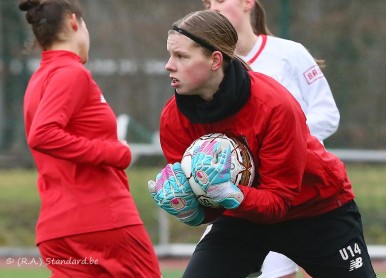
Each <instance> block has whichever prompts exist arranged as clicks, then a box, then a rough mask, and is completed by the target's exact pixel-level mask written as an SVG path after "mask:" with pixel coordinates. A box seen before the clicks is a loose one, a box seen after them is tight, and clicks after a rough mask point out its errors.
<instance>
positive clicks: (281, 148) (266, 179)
mask: <svg viewBox="0 0 386 278" xmlns="http://www.w3.org/2000/svg"><path fill="white" fill-rule="evenodd" d="M264 121H265V124H264V131H265V132H264V135H263V136H261V138H260V140H261V145H260V149H259V150H258V153H257V154H255V156H256V155H257V157H258V161H259V167H258V168H257V175H258V177H257V178H258V179H259V182H258V183H259V185H258V187H257V188H256V187H246V186H239V188H240V189H241V190H242V192H243V193H244V201H243V202H242V203H241V205H240V206H239V207H238V208H237V209H234V210H227V211H226V212H225V215H229V216H235V217H240V218H244V219H246V220H249V221H252V222H256V223H273V222H276V221H278V220H280V219H281V218H282V217H283V216H284V215H285V214H286V212H287V210H288V209H289V207H290V205H291V202H292V200H293V199H294V198H295V197H296V196H297V195H298V194H299V192H300V188H301V181H302V177H303V172H304V169H305V165H306V159H307V130H308V128H307V125H306V123H305V118H304V114H303V112H302V111H301V108H300V106H299V105H297V103H295V101H292V102H288V103H287V104H285V105H280V106H278V107H276V108H274V109H273V110H272V111H271V113H269V114H267V115H266V119H265V120H264Z"/></svg>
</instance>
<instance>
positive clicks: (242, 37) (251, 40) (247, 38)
mask: <svg viewBox="0 0 386 278" xmlns="http://www.w3.org/2000/svg"><path fill="white" fill-rule="evenodd" d="M238 36H239V39H238V42H237V45H236V54H237V55H239V56H247V55H248V54H249V52H250V51H251V50H252V48H253V47H254V46H255V44H256V42H257V39H258V36H257V35H255V34H254V33H253V31H252V29H251V30H248V31H247V32H239V33H238Z"/></svg>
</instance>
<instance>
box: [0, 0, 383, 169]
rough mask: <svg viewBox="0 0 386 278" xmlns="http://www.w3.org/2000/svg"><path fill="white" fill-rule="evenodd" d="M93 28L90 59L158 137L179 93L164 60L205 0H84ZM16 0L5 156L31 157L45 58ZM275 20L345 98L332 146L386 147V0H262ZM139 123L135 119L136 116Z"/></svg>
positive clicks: (0, 68)
mask: <svg viewBox="0 0 386 278" xmlns="http://www.w3.org/2000/svg"><path fill="white" fill-rule="evenodd" d="M80 2H81V3H82V5H83V7H84V10H85V16H84V17H85V20H86V23H87V26H88V29H89V31H90V36H91V50H90V61H89V63H88V64H87V67H88V68H89V69H90V70H91V72H92V73H93V75H94V77H95V79H96V81H97V82H98V84H99V85H100V87H101V88H102V90H103V92H104V96H105V98H106V99H107V101H108V102H109V103H110V105H111V106H112V107H113V109H114V111H115V112H116V114H117V115H119V114H122V113H125V114H128V115H130V117H131V119H132V120H133V122H132V123H136V124H137V125H136V128H134V129H135V130H134V131H133V132H128V139H129V141H139V142H141V141H146V140H149V137H148V134H151V133H152V132H155V131H157V130H158V124H159V114H160V111H161V109H162V106H163V105H164V103H165V102H166V100H167V99H168V98H169V97H170V96H171V95H172V94H173V91H172V89H171V87H170V81H169V78H168V74H167V72H166V71H165V70H164V65H165V63H166V61H167V58H168V53H167V51H166V37H167V31H168V30H169V28H170V26H171V24H172V23H173V22H174V21H175V20H177V19H179V18H181V17H182V16H184V15H185V14H187V13H188V12H190V11H194V10H199V9H202V3H201V1H200V0H163V1H155V0H112V1H104V0H81V1H80ZM17 3H18V1H16V0H2V1H1V3H0V166H13V165H15V164H16V165H30V157H29V153H28V151H26V146H25V138H24V130H23V119H22V101H23V94H24V89H25V87H26V84H27V81H28V79H29V77H30V75H31V73H32V72H33V70H34V69H36V67H37V66H38V63H39V58H40V52H39V49H38V48H37V47H35V48H33V50H32V51H31V52H30V53H29V54H28V55H26V54H25V53H24V52H25V51H24V50H25V49H26V47H27V49H28V47H29V46H28V45H30V44H31V43H32V42H33V37H32V33H31V32H30V28H29V26H27V24H26V23H25V20H24V15H23V14H22V13H21V12H19V11H18V9H17ZM262 3H263V4H264V6H265V8H266V12H267V17H268V18H267V21H268V26H269V27H270V29H271V31H272V32H273V33H274V34H275V35H277V36H280V37H285V38H289V39H292V40H295V41H298V42H300V43H302V44H303V45H304V46H305V47H306V48H308V50H309V51H310V52H311V54H312V55H313V56H314V57H316V58H321V59H324V60H325V61H326V63H327V67H326V68H325V69H324V74H325V75H326V77H327V79H328V81H329V84H330V86H331V89H332V92H333V94H334V97H335V100H336V102H337V105H338V108H339V110H340V113H341V122H340V126H339V129H338V131H337V132H336V133H335V134H334V135H333V136H332V137H330V138H329V139H327V140H326V141H325V144H326V146H327V147H330V148H349V149H374V150H379V149H385V148H386V109H385V106H386V93H385V87H386V1H385V0H367V1H359V0H323V1H322V0H273V1H272V0H271V1H268V0H262ZM134 126H135V125H134Z"/></svg>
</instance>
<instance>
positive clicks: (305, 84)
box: [291, 44, 340, 141]
mask: <svg viewBox="0 0 386 278" xmlns="http://www.w3.org/2000/svg"><path fill="white" fill-rule="evenodd" d="M297 45H298V47H297V48H296V51H294V55H293V56H292V57H291V59H293V60H294V61H293V62H292V65H294V66H295V68H294V71H295V72H294V74H295V75H296V76H295V78H296V80H297V81H298V86H299V89H300V91H301V95H302V98H303V100H304V101H305V102H306V103H307V107H306V109H305V111H304V113H305V114H306V117H307V124H308V126H309V128H310V132H311V134H312V135H314V136H315V137H317V138H318V139H319V141H323V140H324V139H326V138H328V137H329V136H331V135H332V134H334V132H335V131H336V130H337V129H338V126H339V121H340V114H339V110H338V108H337V106H336V103H335V100H334V97H333V94H332V92H331V89H330V86H329V84H328V81H327V79H326V78H325V76H324V74H323V72H322V70H321V68H320V67H319V66H318V65H317V64H316V63H315V60H314V58H313V57H312V56H311V54H310V53H309V52H308V51H307V50H306V48H305V47H304V46H303V45H301V44H297Z"/></svg>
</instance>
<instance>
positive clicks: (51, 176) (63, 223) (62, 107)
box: [24, 51, 142, 244]
mask: <svg viewBox="0 0 386 278" xmlns="http://www.w3.org/2000/svg"><path fill="white" fill-rule="evenodd" d="M24 118H25V130H26V135H27V141H28V146H29V147H30V149H31V152H32V155H33V157H34V160H35V163H36V167H37V171H38V181H37V183H38V191H39V195H40V198H41V211H40V215H39V220H38V223H37V228H36V229H37V239H36V242H37V244H38V243H40V242H42V241H45V240H49V239H53V238H59V237H63V236H69V235H75V234H80V233H87V232H94V231H102V230H108V229H114V228H118V227H123V226H127V225H136V224H141V223H142V221H141V219H140V217H139V215H138V212H137V209H136V206H135V204H134V201H133V198H132V196H131V194H130V191H129V185H128V180H127V176H126V174H125V172H124V169H125V168H126V167H127V166H128V165H129V164H130V161H131V152H130V149H129V148H128V147H127V146H124V145H123V144H121V143H120V142H119V141H118V139H117V127H116V118H115V115H114V113H113V111H112V110H111V108H110V106H109V105H108V104H107V103H106V101H105V99H104V97H103V95H102V92H101V90H100V89H99V87H98V85H97V84H96V83H95V82H94V81H93V79H92V77H91V75H90V73H89V71H88V70H87V69H86V68H85V67H84V66H83V64H82V63H81V60H80V57H79V56H77V55H76V54H74V53H72V52H68V51H44V52H42V61H41V64H40V67H39V68H38V70H37V71H36V72H35V73H34V74H33V76H32V77H31V79H30V82H29V84H28V87H27V90H26V94H25V97H24Z"/></svg>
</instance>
